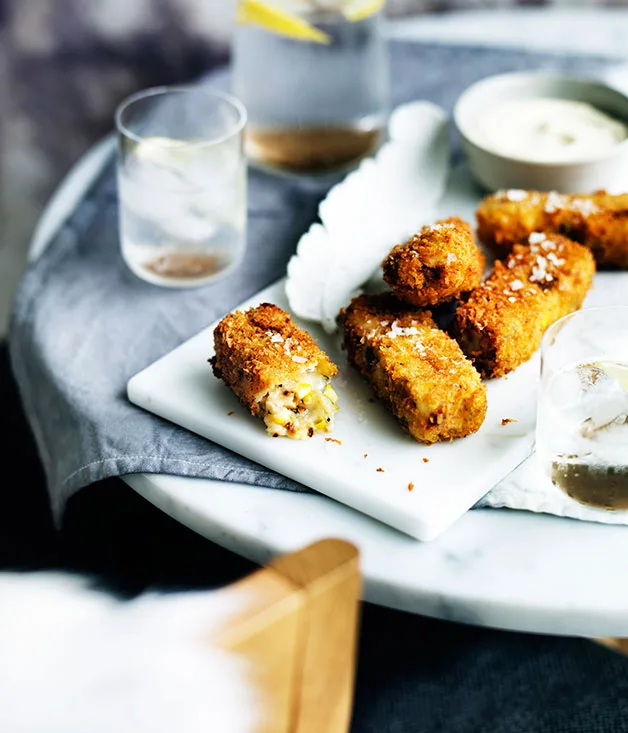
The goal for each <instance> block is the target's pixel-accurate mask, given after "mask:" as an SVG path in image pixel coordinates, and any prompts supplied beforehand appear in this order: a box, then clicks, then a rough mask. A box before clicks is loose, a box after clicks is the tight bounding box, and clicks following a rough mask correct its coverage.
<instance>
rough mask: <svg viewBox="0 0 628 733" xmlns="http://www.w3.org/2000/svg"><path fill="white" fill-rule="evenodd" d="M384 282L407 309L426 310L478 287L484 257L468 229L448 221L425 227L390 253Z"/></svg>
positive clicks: (454, 221) (385, 263)
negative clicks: (407, 304)
mask: <svg viewBox="0 0 628 733" xmlns="http://www.w3.org/2000/svg"><path fill="white" fill-rule="evenodd" d="M382 267H383V271H384V280H385V281H386V282H387V283H388V284H389V285H390V287H391V288H392V290H393V291H394V293H395V294H396V295H397V297H398V298H400V299H401V300H403V301H404V302H406V303H409V304H410V305H416V306H429V305H437V304H439V303H444V302H446V301H448V300H452V299H453V298H457V297H458V296H459V295H460V294H461V293H465V292H469V291H470V290H473V288H475V287H476V286H477V285H479V284H480V280H481V279H482V274H483V272H484V257H483V256H482V253H481V252H480V250H479V249H478V248H477V246H476V244H475V242H474V240H473V232H472V231H471V227H470V226H469V225H468V224H467V223H466V222H464V221H462V219H459V218H458V217H457V216H456V217H451V218H450V219H444V220H442V221H438V222H436V224H433V225H432V226H425V227H423V229H421V231H420V232H419V233H418V234H416V235H415V236H413V237H412V238H411V239H410V240H408V242H406V243H405V244H398V245H397V246H396V247H394V248H393V249H392V251H391V252H390V254H389V255H388V257H387V258H386V259H385V260H384V263H383V265H382Z"/></svg>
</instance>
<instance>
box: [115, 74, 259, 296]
mask: <svg viewBox="0 0 628 733" xmlns="http://www.w3.org/2000/svg"><path fill="white" fill-rule="evenodd" d="M245 123H246V111H245V109H244V107H243V105H242V104H241V103H240V102H239V101H238V100H237V99H235V98H233V97H231V96H229V95H226V94H222V93H221V92H217V91H212V90H208V89H203V88H187V87H160V88H156V89H148V90H147V91H143V92H139V93H138V94H135V95H134V96H132V97H129V98H128V99H127V100H126V101H125V102H123V103H122V104H121V105H120V106H119V107H118V110H117V111H116V125H117V129H118V194H119V200H120V244H121V249H122V257H123V258H124V260H125V262H126V264H127V265H128V266H129V268H130V269H131V270H132V271H133V272H134V273H135V274H136V275H137V276H138V277H140V278H142V279H143V280H146V281H148V282H151V283H154V284H155V285H162V286H166V287H192V286H197V285H202V284H204V283H207V282H209V281H211V280H214V279H215V278H217V277H220V276H223V275H225V274H226V273H227V272H228V271H230V270H231V269H232V268H234V267H235V266H236V265H237V264H238V263H239V262H240V260H241V258H242V256H243V254H244V246H245V227H246V161H245V158H244V153H243V140H242V135H243V130H244V127H245Z"/></svg>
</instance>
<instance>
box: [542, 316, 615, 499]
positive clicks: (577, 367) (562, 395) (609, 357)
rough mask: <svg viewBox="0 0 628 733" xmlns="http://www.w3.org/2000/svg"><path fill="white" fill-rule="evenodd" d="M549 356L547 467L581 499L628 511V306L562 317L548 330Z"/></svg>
mask: <svg viewBox="0 0 628 733" xmlns="http://www.w3.org/2000/svg"><path fill="white" fill-rule="evenodd" d="M541 356H542V367H541V391H540V395H539V403H538V416H537V434H536V450H537V455H538V457H539V460H540V461H541V464H542V466H543V468H544V470H545V471H546V472H547V473H548V474H549V476H550V478H551V480H552V482H553V483H554V484H555V485H556V486H558V487H559V488H560V489H562V490H563V491H564V492H566V493H567V494H568V495H569V496H571V497H572V498H574V499H576V500H577V501H580V502H582V503H585V504H590V505H593V506H598V507H604V508H606V509H628V307H624V306H614V307H607V308H589V309H586V310H582V311H579V312H577V313H572V314H571V315H569V316H566V317H565V318H562V319H561V320H559V321H557V322H556V323H555V324H554V325H552V326H550V328H549V329H548V330H547V332H546V333H545V336H544V337H543V342H542V344H541Z"/></svg>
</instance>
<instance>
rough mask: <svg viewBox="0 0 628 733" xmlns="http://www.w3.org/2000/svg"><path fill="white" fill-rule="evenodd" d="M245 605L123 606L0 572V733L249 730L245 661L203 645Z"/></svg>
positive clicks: (73, 584)
mask: <svg viewBox="0 0 628 733" xmlns="http://www.w3.org/2000/svg"><path fill="white" fill-rule="evenodd" d="M243 602H244V599H243V598H242V596H238V595H236V594H234V593H233V592H231V593H230V592H229V591H224V592H221V593H220V594H216V593H211V592H205V593H185V594H172V595H162V596H159V595H145V596H143V597H140V598H139V599H137V600H134V601H129V602H123V601H118V600H116V599H114V598H112V597H110V596H108V595H106V594H104V593H100V592H97V591H94V590H91V589H89V588H88V587H87V585H86V583H85V582H84V581H81V580H79V579H77V578H74V577H70V576H64V575H61V574H49V573H36V574H28V575H21V574H9V573H7V574H0V731H2V733H114V732H115V733H144V732H146V733H162V732H163V733H211V732H212V731H216V733H249V731H252V730H254V729H255V721H256V714H255V711H256V705H255V702H256V700H255V693H254V691H253V690H252V689H251V688H250V687H249V686H247V683H246V672H247V670H246V666H245V663H244V662H243V661H242V660H240V659H236V658H232V657H230V656H229V655H227V654H226V653H225V652H223V651H219V650H216V649H213V648H212V647H211V645H210V643H208V638H209V637H210V636H211V634H212V633H213V630H215V629H216V628H217V626H219V625H220V623H221V622H222V621H223V620H224V619H225V618H227V617H229V615H231V614H232V613H233V612H234V611H235V610H237V609H238V607H240V606H241V605H242V604H243Z"/></svg>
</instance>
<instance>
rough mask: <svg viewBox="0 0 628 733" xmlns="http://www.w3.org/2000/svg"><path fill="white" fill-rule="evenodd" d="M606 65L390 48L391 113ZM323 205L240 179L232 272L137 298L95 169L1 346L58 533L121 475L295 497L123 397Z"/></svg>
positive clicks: (222, 77)
mask: <svg viewBox="0 0 628 733" xmlns="http://www.w3.org/2000/svg"><path fill="white" fill-rule="evenodd" d="M614 63H615V61H614V60H613V59H603V58H584V59H583V58H577V57H559V56H553V55H547V54H544V55H543V54H536V53H526V52H513V51H504V50H497V49H481V48H468V47H461V46H441V45H435V44H414V43H393V44H391V64H392V69H391V71H392V74H391V78H392V85H393V88H392V92H393V104H395V105H396V104H400V103H402V102H407V101H409V100H412V99H428V100H430V101H433V102H435V103H437V104H439V105H441V106H443V107H444V108H445V109H447V110H448V111H450V110H451V108H452V106H453V103H454V102H455V100H456V98H457V96H458V95H459V94H460V92H461V91H462V90H463V89H464V88H465V87H467V86H468V85H469V84H471V83H473V82H474V81H476V80H477V79H480V78H482V77H483V76H487V75H489V74H494V73H499V72H505V71H513V70H523V69H531V68H539V67H542V68H546V69H564V70H569V71H572V72H576V73H589V74H594V75H595V74H600V73H602V72H603V71H605V70H606V69H608V68H609V66H611V65H612V64H614ZM226 80H227V77H226V74H225V73H224V72H223V73H222V74H219V75H218V76H217V77H215V78H214V79H213V83H215V84H216V85H219V86H223V85H224V84H225V83H226ZM210 81H212V80H210ZM323 193H324V192H323V191H321V190H320V189H319V190H316V189H313V188H311V187H310V188H307V187H305V186H300V185H298V184H297V183H295V182H294V181H292V180H287V179H282V178H279V177H273V176H268V175H264V174H262V173H259V172H253V171H252V172H251V173H250V175H249V206H248V217H249V219H248V248H247V255H246V259H245V261H244V264H243V265H242V266H241V267H240V268H239V269H238V270H237V272H235V273H233V274H232V275H231V276H230V277H228V278H226V279H225V280H223V281H220V282H218V283H215V284H213V285H209V286H207V287H204V288H201V289H198V290H188V291H173V290H165V289H160V288H156V287H153V286H151V285H147V284H145V283H144V282H142V281H140V280H139V279H137V278H136V277H134V276H133V275H132V274H131V273H130V272H129V271H128V270H127V269H126V267H125V265H124V264H123V262H122V260H121V257H120V254H119V248H118V233H117V202H116V184H115V168H114V165H113V162H111V163H110V164H109V165H108V166H107V167H106V169H105V170H104V172H103V173H102V175H101V176H100V177H99V179H98V180H97V181H96V183H95V184H94V185H93V186H92V188H91V189H90V190H89V192H88V193H87V194H86V196H85V197H84V199H83V200H82V202H81V203H80V204H79V205H78V207H77V208H76V210H75V211H74V213H73V215H72V216H71V217H70V218H69V220H68V221H66V222H65V224H64V225H63V226H62V227H61V229H60V231H59V232H58V233H57V234H56V236H55V238H54V241H53V242H52V243H51V244H50V246H49V247H48V249H47V250H46V252H45V253H44V254H43V256H42V257H41V258H40V259H39V260H38V261H37V262H35V263H34V264H32V265H30V266H29V268H28V269H27V271H26V273H25V275H24V277H23V279H22V281H21V283H20V285H19V287H18V291H17V294H16V298H15V303H14V311H13V319H12V324H11V330H10V336H9V345H10V353H11V359H12V365H13V370H14V372H15V376H16V378H17V382H18V385H19V388H20V392H21V395H22V399H23V401H24V406H25V409H26V414H27V417H28V419H29V421H30V424H31V426H32V428H33V432H34V434H35V438H36V440H37V445H38V448H39V451H40V454H41V457H42V460H43V463H44V467H45V470H46V475H47V480H48V487H49V491H50V498H51V503H52V509H53V512H54V515H55V517H56V519H57V521H60V519H61V516H62V513H63V509H64V506H65V503H66V501H67V499H68V498H69V497H70V496H71V495H72V494H73V493H75V492H76V491H78V490H79V489H80V488H82V487H84V486H87V485H88V484H91V483H93V482H95V481H98V480H100V479H104V478H107V477H110V476H120V475H124V474H128V473H138V472H146V473H171V474H178V475H183V476H195V477H204V478H213V479H220V480H224V481H237V482H243V483H250V484H258V485H260V486H268V487H274V488H278V489H289V490H294V491H305V490H306V489H305V488H304V487H302V486H300V485H299V484H296V483H295V482H293V481H291V480H289V479H287V478H285V477H283V476H280V475H278V474H276V473H274V472H272V471H270V470H268V469H266V468H263V467H262V466H259V465H257V464H255V463H252V462H251V461H249V460H247V459H244V458H242V457H240V456H237V455H235V454H233V453H231V452H230V451H228V450H225V449H224V448H221V447H220V446H218V445H215V444H213V443H211V442H209V441H207V440H205V439H203V438H200V437H197V436H196V435H193V434H192V433H189V432H187V431H186V430H183V429H181V428H179V427H177V426H175V425H172V424H170V423H168V422H166V421H164V420H162V419H160V418H157V417H155V416H153V415H151V414H149V413H147V412H144V411H143V410H141V409H139V408H137V407H135V406H133V405H131V404H130V403H129V402H128V401H127V399H126V393H125V388H126V383H127V381H128V379H129V378H130V377H131V376H132V375H134V374H135V373H136V372H138V371H140V370H141V369H143V368H144V367H146V366H147V365H149V364H150V363H152V362H153V361H154V360H155V359H157V358H158V357H160V356H162V355H164V354H166V353H167V352H168V351H170V350H171V349H173V348H174V347H175V346H177V345H178V344H180V343H181V342H182V341H184V340H186V339H187V338H189V337H190V336H192V335H193V334H194V333H196V332H198V331H200V330H201V329H202V328H204V327H205V326H206V325H207V324H208V323H211V322H212V321H214V320H215V319H217V318H219V317H221V316H222V315H224V314H225V313H226V312H227V311H228V310H230V309H232V308H233V307H234V306H236V305H237V304H238V303H240V302H242V301H243V300H244V299H246V298H247V297H249V296H251V295H253V294H254V293H255V292H257V291H259V290H260V289H262V288H264V287H265V286H267V285H269V284H270V283H271V282H273V281H274V280H276V279H278V278H279V277H281V276H282V275H283V274H284V271H285V267H286V263H287V261H288V259H289V257H290V255H291V253H292V252H293V251H294V248H295V245H296V243H297V241H298V238H299V236H300V235H301V234H302V233H303V232H304V231H305V230H306V229H307V228H308V226H309V224H310V223H311V222H312V221H313V220H314V218H315V217H316V207H317V204H318V200H319V198H320V197H321V196H322V195H323ZM208 347H209V344H208Z"/></svg>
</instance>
